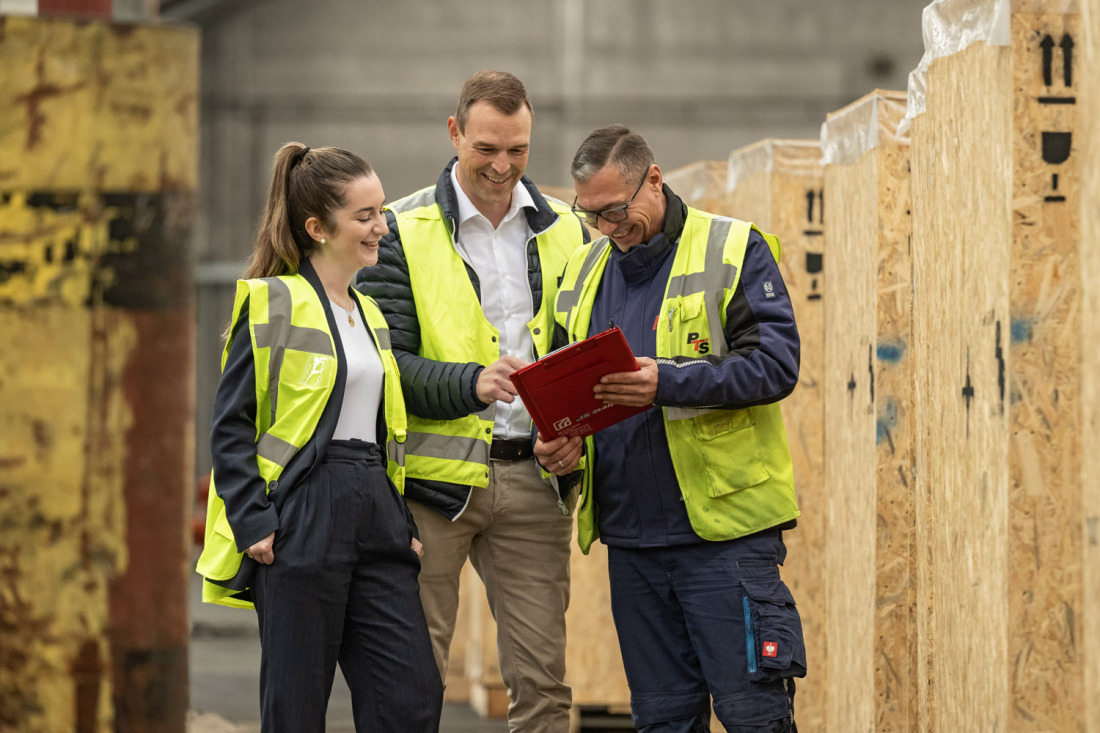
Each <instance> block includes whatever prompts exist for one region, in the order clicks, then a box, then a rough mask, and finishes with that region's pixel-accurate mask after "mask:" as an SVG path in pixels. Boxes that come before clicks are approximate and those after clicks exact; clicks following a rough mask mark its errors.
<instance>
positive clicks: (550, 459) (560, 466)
mask: <svg viewBox="0 0 1100 733" xmlns="http://www.w3.org/2000/svg"><path fill="white" fill-rule="evenodd" d="M583 451H584V439H583V438H580V437H577V436H573V437H572V438H567V437H565V436H562V437H560V438H554V439H553V440H551V441H550V442H549V443H544V442H543V441H542V433H539V435H538V438H537V439H536V440H535V458H537V459H538V462H539V463H541V464H542V467H543V468H545V469H546V470H547V471H549V472H550V473H552V474H554V475H555V476H564V475H565V474H567V473H571V472H573V471H575V470H577V464H578V463H580V460H581V453H582V452H583Z"/></svg>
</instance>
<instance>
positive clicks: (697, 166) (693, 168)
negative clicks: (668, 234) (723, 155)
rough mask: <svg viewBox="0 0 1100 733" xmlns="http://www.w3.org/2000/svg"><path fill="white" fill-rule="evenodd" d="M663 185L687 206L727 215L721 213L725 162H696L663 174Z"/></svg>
mask: <svg viewBox="0 0 1100 733" xmlns="http://www.w3.org/2000/svg"><path fill="white" fill-rule="evenodd" d="M663 179H664V182H665V183H667V184H668V187H669V188H671V189H672V190H673V192H674V193H675V194H676V195H677V196H679V197H680V198H682V199H683V200H684V201H685V202H686V203H687V204H688V206H693V207H695V208H696V209H702V210H703V211H709V212H711V213H712V214H722V215H724V216H728V214H726V213H725V210H726V209H727V208H728V205H729V202H728V201H727V200H726V183H727V181H728V179H729V163H728V162H727V161H725V160H700V161H697V162H695V163H692V164H690V165H686V166H684V167H683V168H677V169H676V170H673V171H667V172H664V173H663Z"/></svg>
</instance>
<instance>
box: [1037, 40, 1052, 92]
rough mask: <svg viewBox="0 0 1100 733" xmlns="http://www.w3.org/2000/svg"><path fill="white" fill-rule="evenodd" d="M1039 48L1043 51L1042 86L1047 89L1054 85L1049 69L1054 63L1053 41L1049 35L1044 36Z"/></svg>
mask: <svg viewBox="0 0 1100 733" xmlns="http://www.w3.org/2000/svg"><path fill="white" fill-rule="evenodd" d="M1039 46H1040V47H1041V48H1042V49H1043V85H1044V86H1048V87H1049V86H1050V85H1051V84H1053V83H1054V78H1053V73H1052V69H1051V66H1052V65H1053V61H1054V39H1053V38H1051V37H1050V35H1049V34H1048V35H1045V36H1043V40H1042V41H1041V42H1040V43H1039Z"/></svg>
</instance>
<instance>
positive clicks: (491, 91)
mask: <svg viewBox="0 0 1100 733" xmlns="http://www.w3.org/2000/svg"><path fill="white" fill-rule="evenodd" d="M477 102H488V103H489V106H491V107H492V108H493V109H495V110H496V111H497V112H500V113H501V114H503V115H514V114H515V113H516V112H519V109H520V107H527V110H528V111H529V112H531V116H532V117H534V114H535V112H534V110H532V109H531V102H530V101H528V99H527V90H526V89H525V88H524V86H523V82H521V81H520V80H519V79H517V78H516V77H515V76H513V75H512V74H509V73H508V72H507V71H479V72H477V73H476V74H474V75H473V76H471V77H470V78H469V79H467V80H466V83H465V84H463V85H462V94H461V95H459V97H458V109H457V110H456V111H455V123H456V124H457V125H458V131H459V132H461V133H465V132H466V120H467V119H468V118H469V116H470V107H472V106H473V105H474V104H475V103H477Z"/></svg>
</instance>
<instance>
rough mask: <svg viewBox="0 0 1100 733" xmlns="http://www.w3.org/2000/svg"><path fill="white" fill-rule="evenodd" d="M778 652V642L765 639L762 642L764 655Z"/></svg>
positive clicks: (773, 654)
mask: <svg viewBox="0 0 1100 733" xmlns="http://www.w3.org/2000/svg"><path fill="white" fill-rule="evenodd" d="M778 653H779V645H778V644H776V643H775V642H774V641H765V642H764V656H765V657H774V656H775V655H777V654H778Z"/></svg>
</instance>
